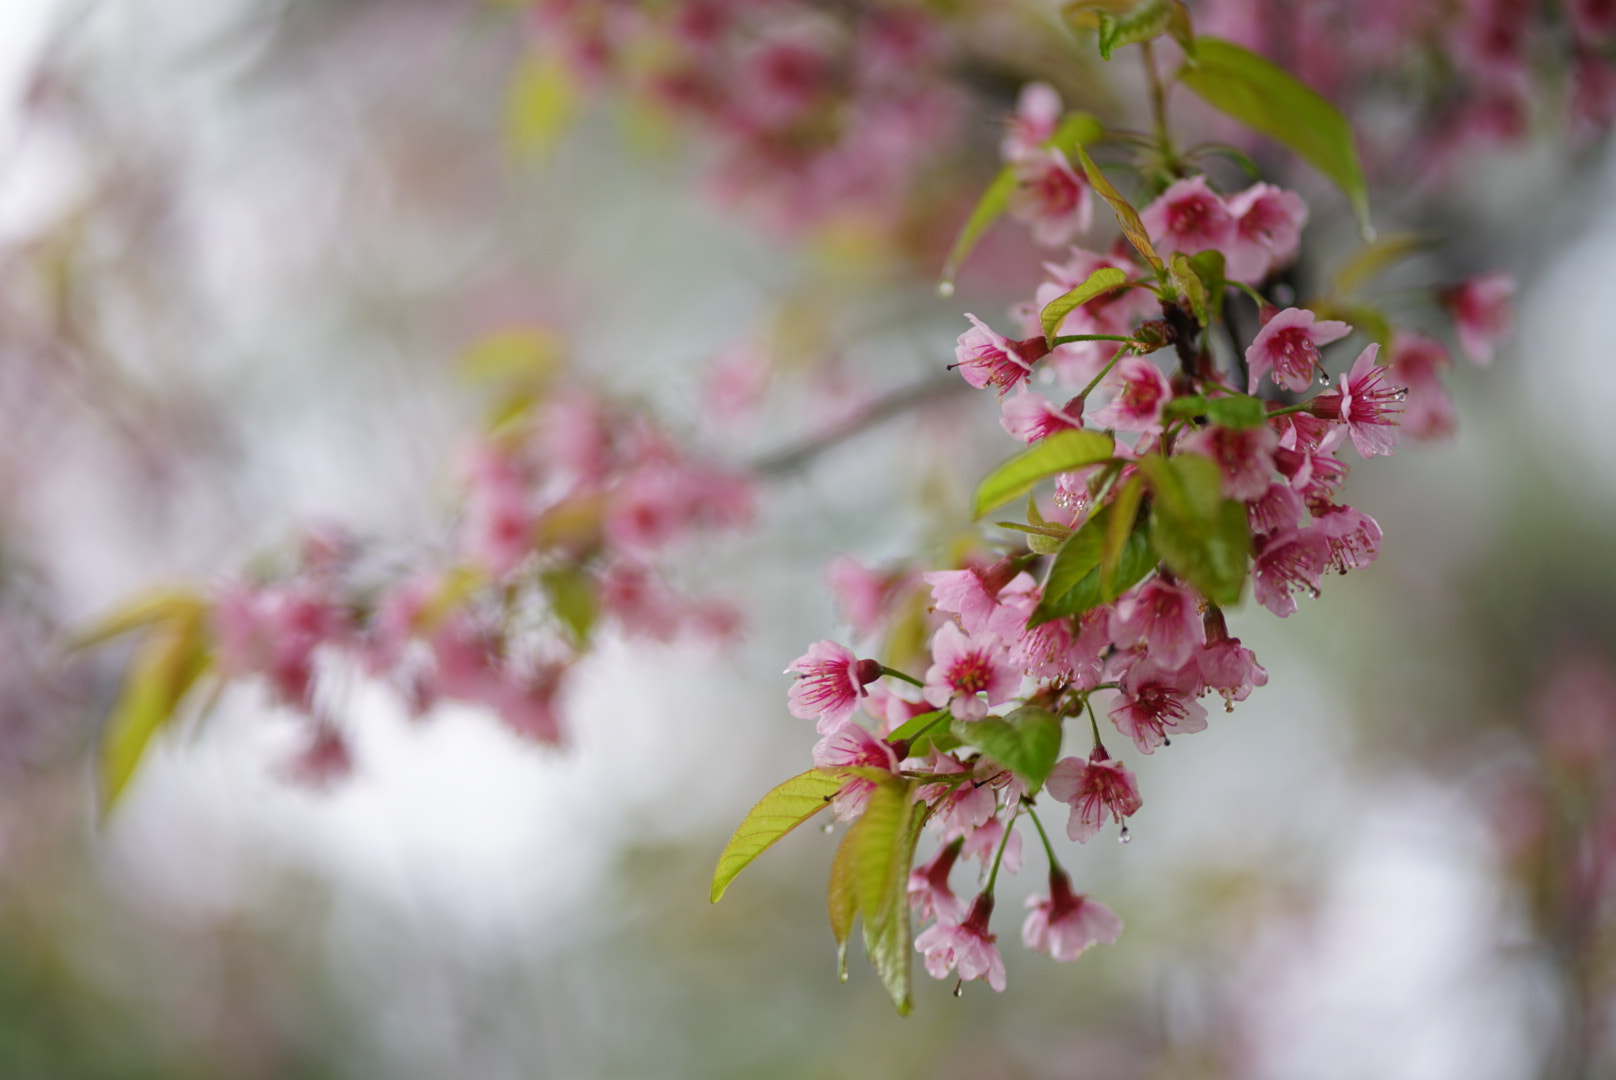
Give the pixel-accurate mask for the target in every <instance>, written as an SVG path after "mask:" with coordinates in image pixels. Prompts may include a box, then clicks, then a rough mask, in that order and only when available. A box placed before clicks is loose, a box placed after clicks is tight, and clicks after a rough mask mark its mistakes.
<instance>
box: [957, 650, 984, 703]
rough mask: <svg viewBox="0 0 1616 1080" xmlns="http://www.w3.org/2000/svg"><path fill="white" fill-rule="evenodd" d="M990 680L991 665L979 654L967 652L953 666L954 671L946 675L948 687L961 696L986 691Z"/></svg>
mask: <svg viewBox="0 0 1616 1080" xmlns="http://www.w3.org/2000/svg"><path fill="white" fill-rule="evenodd" d="M992 679H993V665H992V664H991V663H989V662H988V658H987V657H986V656H984V655H983V654H982V653H979V652H969V653H966V654H965V655H964V656H962V657H960V658H959V660H958V661H957V662H956V663H955V664H954V670H952V671H950V672H949V673H948V682H949V685H950V686H952V687H953V688H954V689H955V690H958V691H959V692H960V693H962V694H974V693H976V692H977V691H979V690H986V689H987V688H988V683H989V682H990V681H992Z"/></svg>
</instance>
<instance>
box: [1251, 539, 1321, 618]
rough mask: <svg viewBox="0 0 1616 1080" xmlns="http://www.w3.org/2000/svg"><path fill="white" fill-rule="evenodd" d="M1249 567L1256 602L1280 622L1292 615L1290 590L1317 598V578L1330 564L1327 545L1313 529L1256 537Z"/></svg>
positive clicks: (1294, 608) (1293, 601)
mask: <svg viewBox="0 0 1616 1080" xmlns="http://www.w3.org/2000/svg"><path fill="white" fill-rule="evenodd" d="M1254 546H1255V547H1256V555H1255V557H1254V559H1253V560H1252V564H1251V590H1252V592H1253V593H1254V594H1255V595H1256V597H1257V602H1258V603H1259V604H1261V605H1262V606H1263V607H1265V608H1267V609H1268V610H1269V611H1272V612H1273V613H1274V614H1275V615H1278V616H1279V617H1280V618H1282V619H1283V618H1285V617H1286V616H1287V615H1290V614H1293V613H1294V612H1295V611H1296V598H1295V597H1294V596H1292V595H1291V590H1292V589H1303V590H1305V591H1307V592H1309V593H1311V594H1313V595H1314V596H1317V595H1318V591H1319V578H1320V577H1321V576H1322V575H1323V574H1324V569H1325V567H1326V566H1328V565H1329V563H1330V545H1329V542H1328V541H1327V540H1326V539H1325V538H1324V533H1323V532H1321V531H1320V530H1318V529H1316V528H1306V529H1298V528H1296V527H1294V526H1291V527H1287V528H1283V529H1279V530H1277V531H1275V532H1273V533H1270V534H1269V535H1267V536H1263V537H1259V538H1258V539H1257V540H1256V543H1255V545H1254Z"/></svg>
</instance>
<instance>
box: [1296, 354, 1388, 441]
mask: <svg viewBox="0 0 1616 1080" xmlns="http://www.w3.org/2000/svg"><path fill="white" fill-rule="evenodd" d="M1379 352H1380V343H1379V342H1374V343H1372V344H1370V345H1369V347H1368V348H1366V349H1364V351H1363V352H1361V353H1359V354H1358V359H1357V361H1356V362H1354V363H1353V365H1352V371H1351V372H1349V373H1348V374H1347V377H1346V378H1345V379H1342V380H1341V385H1340V386H1338V387H1336V388H1335V389H1334V390H1327V391H1325V392H1324V393H1322V394H1320V395H1319V396H1318V397H1316V398H1314V399H1313V410H1312V411H1313V415H1314V416H1317V417H1318V418H1319V419H1321V420H1338V421H1340V422H1342V423H1344V424H1346V425H1347V434H1349V435H1350V436H1352V445H1353V446H1355V447H1357V448H1358V453H1360V454H1362V455H1363V456H1364V457H1366V458H1370V457H1374V456H1375V455H1376V454H1390V453H1391V452H1392V450H1393V449H1394V448H1395V447H1396V446H1397V422H1398V418H1399V417H1400V416H1401V415H1402V412H1403V398H1404V397H1406V396H1407V393H1406V391H1404V390H1403V389H1402V388H1401V387H1397V386H1392V385H1390V384H1389V383H1387V381H1386V369H1385V368H1383V367H1381V366H1379V365H1378V364H1377V363H1375V358H1376V356H1377V354H1378V353H1379Z"/></svg>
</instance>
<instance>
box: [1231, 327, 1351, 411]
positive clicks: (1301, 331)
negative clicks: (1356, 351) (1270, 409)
mask: <svg viewBox="0 0 1616 1080" xmlns="http://www.w3.org/2000/svg"><path fill="white" fill-rule="evenodd" d="M1350 333H1352V327H1350V326H1348V325H1347V324H1346V323H1344V322H1336V321H1335V320H1333V319H1325V320H1321V321H1314V318H1313V313H1312V312H1311V311H1308V310H1306V309H1305V308H1286V309H1285V310H1284V311H1281V312H1280V313H1279V314H1278V315H1275V316H1274V317H1273V318H1272V319H1269V320H1268V323H1267V324H1266V325H1265V326H1264V327H1263V328H1262V329H1261V330H1259V331H1257V336H1256V337H1255V338H1254V339H1252V342H1251V346H1250V347H1249V348H1247V349H1246V368H1247V379H1246V393H1248V394H1255V393H1256V392H1257V383H1258V382H1259V381H1260V380H1261V379H1262V377H1263V376H1264V375H1267V374H1268V373H1270V372H1272V373H1273V378H1274V382H1275V383H1277V384H1278V385H1280V386H1283V387H1284V388H1285V389H1287V390H1292V391H1295V392H1296V393H1301V392H1302V391H1304V390H1306V389H1307V388H1308V387H1309V386H1311V385H1313V373H1314V372H1315V370H1317V368H1318V366H1319V362H1320V357H1319V348H1320V346H1323V345H1328V344H1330V342H1332V341H1339V340H1340V339H1341V338H1344V337H1346V336H1347V335H1348V334H1350Z"/></svg>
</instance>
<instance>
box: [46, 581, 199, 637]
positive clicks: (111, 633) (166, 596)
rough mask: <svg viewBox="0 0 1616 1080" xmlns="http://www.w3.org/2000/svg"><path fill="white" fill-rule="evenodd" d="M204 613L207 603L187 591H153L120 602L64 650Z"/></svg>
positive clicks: (81, 631)
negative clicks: (155, 624) (154, 624)
mask: <svg viewBox="0 0 1616 1080" xmlns="http://www.w3.org/2000/svg"><path fill="white" fill-rule="evenodd" d="M206 610H207V602H206V601H205V600H203V599H202V596H201V594H199V593H197V592H195V591H193V590H191V589H184V588H166V589H155V590H153V591H151V592H147V593H142V594H141V595H139V596H136V597H133V598H132V599H129V600H126V601H124V602H123V603H122V604H119V605H118V606H117V607H115V608H113V609H112V610H111V611H109V612H107V613H106V614H105V615H103V616H101V617H100V618H99V619H97V620H96V621H95V622H93V623H91V624H90V625H89V626H86V627H85V628H84V629H83V630H80V631H78V632H76V633H75V634H73V636H72V637H71V638H70V639H69V640H68V643H67V647H68V648H69V649H70V650H72V649H88V648H91V647H92V646H95V645H100V644H102V643H103V642H106V641H110V640H111V639H112V638H115V637H117V636H119V635H120V634H127V633H128V632H129V631H131V630H139V629H140V628H141V627H143V626H151V625H152V624H153V623H163V622H169V621H171V620H174V619H184V618H200V617H201V616H202V614H203V613H204V612H205V611H206Z"/></svg>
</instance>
